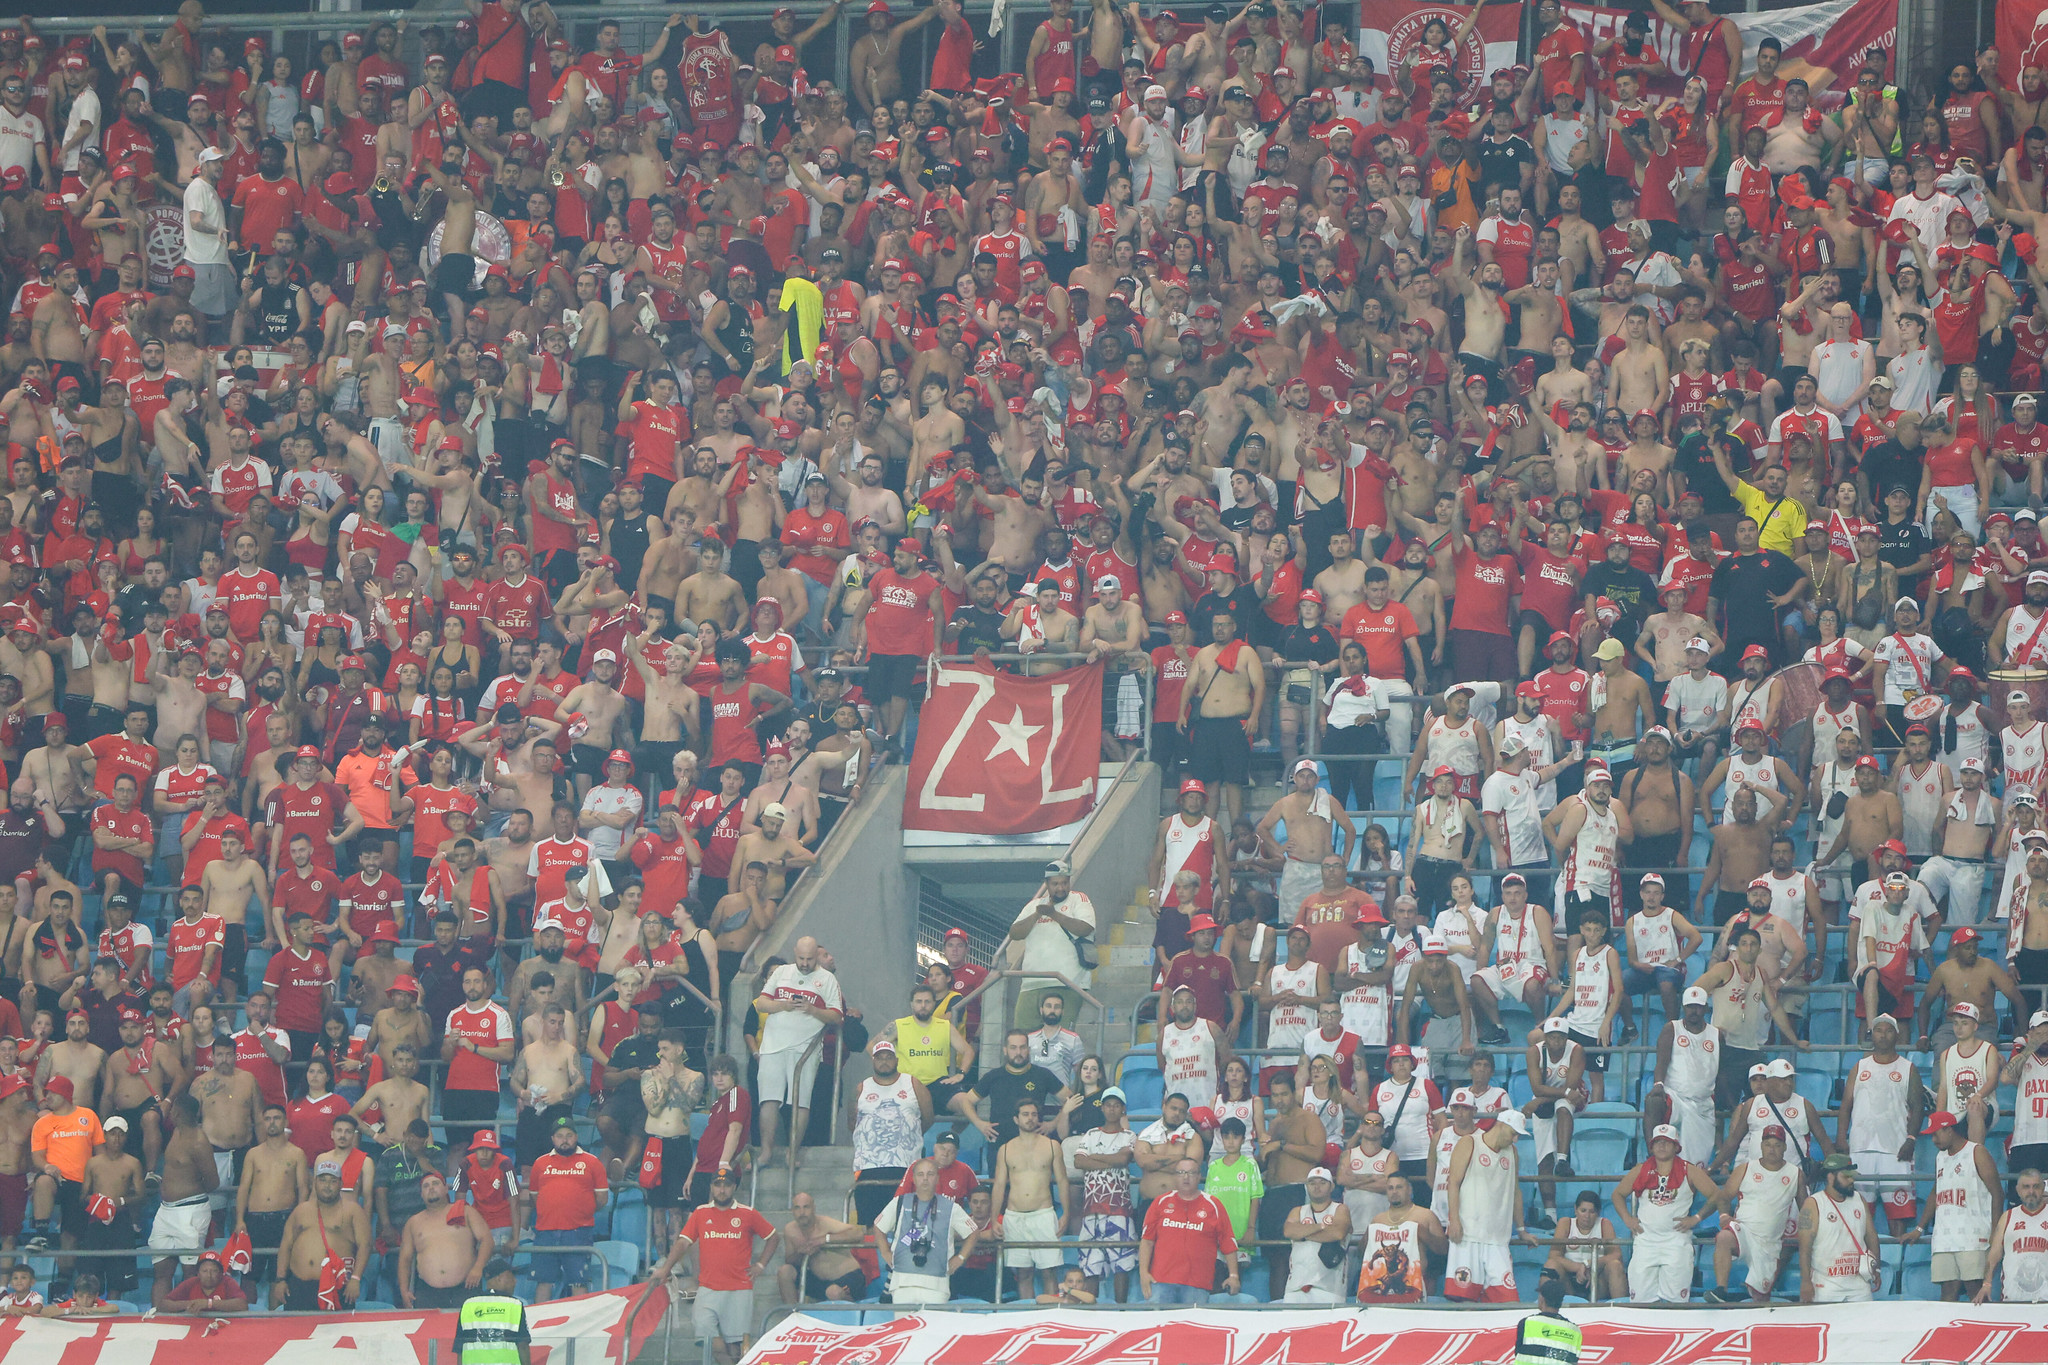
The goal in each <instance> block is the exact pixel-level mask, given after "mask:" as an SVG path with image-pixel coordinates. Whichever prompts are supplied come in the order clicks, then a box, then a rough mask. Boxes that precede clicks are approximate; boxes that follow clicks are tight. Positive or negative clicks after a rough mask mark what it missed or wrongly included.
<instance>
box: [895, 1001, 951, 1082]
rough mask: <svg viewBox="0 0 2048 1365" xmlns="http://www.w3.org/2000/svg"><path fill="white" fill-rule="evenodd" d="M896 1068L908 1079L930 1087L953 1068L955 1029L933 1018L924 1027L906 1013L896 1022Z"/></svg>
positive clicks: (913, 1016)
mask: <svg viewBox="0 0 2048 1365" xmlns="http://www.w3.org/2000/svg"><path fill="white" fill-rule="evenodd" d="M896 1065H897V1067H898V1068H900V1069H901V1070H902V1071H903V1073H904V1074H905V1075H907V1076H915V1077H916V1078H917V1079H918V1080H920V1081H923V1082H924V1083H925V1084H926V1085H930V1084H931V1083H932V1082H933V1081H936V1080H938V1079H939V1078H940V1077H941V1076H944V1075H946V1074H948V1072H949V1071H950V1070H951V1068H952V1065H953V1026H952V1024H951V1023H949V1022H948V1021H946V1020H944V1019H941V1018H939V1017H938V1016H937V1015H933V1016H932V1018H931V1019H930V1020H928V1021H927V1022H925V1023H922V1024H920V1023H919V1022H918V1021H917V1016H916V1015H914V1014H906V1015H904V1016H903V1017H902V1018H900V1019H898V1020H897V1021H896Z"/></svg>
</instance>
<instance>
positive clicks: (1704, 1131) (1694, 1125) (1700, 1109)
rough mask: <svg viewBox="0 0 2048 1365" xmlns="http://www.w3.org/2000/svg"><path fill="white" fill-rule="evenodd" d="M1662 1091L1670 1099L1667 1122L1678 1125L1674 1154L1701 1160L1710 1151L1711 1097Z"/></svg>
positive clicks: (1712, 1145)
mask: <svg viewBox="0 0 2048 1365" xmlns="http://www.w3.org/2000/svg"><path fill="white" fill-rule="evenodd" d="M1664 1093H1665V1094H1666V1095H1667V1096H1669V1097H1670V1099H1671V1122H1672V1124H1673V1125H1674V1126H1675V1127H1676V1128H1677V1129H1678V1155H1679V1156H1680V1157H1682V1158H1683V1159H1685V1160H1686V1161H1691V1162H1696V1163H1698V1162H1705V1161H1706V1160H1707V1159H1708V1158H1709V1157H1711V1156H1713V1154H1714V1097H1713V1096H1712V1095H1673V1094H1671V1092H1670V1091H1668V1090H1667V1091H1665V1092H1664Z"/></svg>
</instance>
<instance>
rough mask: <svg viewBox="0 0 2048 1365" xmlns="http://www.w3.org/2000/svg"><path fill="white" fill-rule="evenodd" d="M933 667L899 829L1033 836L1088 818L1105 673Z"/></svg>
mask: <svg viewBox="0 0 2048 1365" xmlns="http://www.w3.org/2000/svg"><path fill="white" fill-rule="evenodd" d="M933 667H934V668H935V669H936V672H935V673H934V674H933V677H932V690H931V695H930V696H929V697H927V698H926V699H925V703H924V709H923V711H922V712H921V713H920V714H919V717H918V722H917V745H916V747H915V749H913V750H912V752H911V755H910V780H909V782H908V784H907V785H906V786H905V788H904V792H903V828H905V829H907V830H910V829H917V830H937V831H942V832H947V833H954V834H1036V833H1039V832H1040V831H1042V830H1048V829H1058V828H1059V827H1060V826H1062V825H1065V824H1069V823H1071V822H1073V821H1075V820H1078V819H1080V818H1081V817H1082V816H1084V815H1086V814H1087V813H1088V811H1089V809H1090V808H1091V807H1092V806H1093V805H1094V804H1095V777H1096V771H1097V768H1098V766H1099V764H1100V761H1101V754H1102V686H1103V680H1102V665H1100V664H1089V665H1087V666H1086V667H1083V668H1068V669H1063V670H1061V671H1060V672H1058V673H1047V674H1044V675H1042V676H1039V677H1035V678H1026V677H1019V676H1017V675H1016V674H1014V673H999V672H997V671H996V670H995V669H993V668H985V667H980V666H977V665H974V664H935V665H933Z"/></svg>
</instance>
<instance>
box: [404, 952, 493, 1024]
mask: <svg viewBox="0 0 2048 1365" xmlns="http://www.w3.org/2000/svg"><path fill="white" fill-rule="evenodd" d="M471 967H475V968H476V969H477V970H479V971H481V972H482V973H483V974H484V976H485V978H486V979H489V977H490V975H491V955H490V954H489V953H488V952H486V951H484V950H483V949H481V948H478V947H475V946H473V945H472V944H471V943H470V941H469V940H468V939H463V938H459V939H456V940H455V946H454V947H452V948H447V949H443V948H442V947H441V945H440V944H438V943H423V944H421V945H420V946H419V947H418V948H417V949H415V950H414V951H413V955H412V974H413V977H414V978H415V979H416V980H417V981H418V982H419V983H420V1008H421V1009H423V1010H425V1011H426V1012H427V1021H428V1023H430V1024H431V1025H432V1026H433V1029H434V1032H435V1033H437V1034H438V1033H439V1032H440V1031H441V1028H442V1026H443V1025H444V1024H446V1023H447V1021H448V1012H449V1011H450V1010H452V1009H454V1008H455V1007H456V1006H457V1005H460V1004H461V1003H462V999H463V997H462V977H463V974H464V973H465V972H467V971H468V970H469V969H470V968H471Z"/></svg>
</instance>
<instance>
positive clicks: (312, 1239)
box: [271, 1153, 371, 1313]
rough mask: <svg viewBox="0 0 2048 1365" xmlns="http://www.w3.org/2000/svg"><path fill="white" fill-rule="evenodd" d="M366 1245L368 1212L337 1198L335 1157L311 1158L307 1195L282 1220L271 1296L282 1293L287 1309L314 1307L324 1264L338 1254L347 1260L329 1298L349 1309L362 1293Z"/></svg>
mask: <svg viewBox="0 0 2048 1365" xmlns="http://www.w3.org/2000/svg"><path fill="white" fill-rule="evenodd" d="M370 1250H371V1244H370V1215H369V1213H368V1211H367V1210H365V1209H364V1208H363V1206H362V1205H361V1204H359V1203H357V1202H356V1201H355V1200H353V1199H343V1198H342V1197H341V1162H340V1161H339V1160H337V1159H336V1158H335V1157H334V1155H333V1154H332V1153H329V1154H328V1155H326V1156H323V1157H321V1158H320V1159H319V1160H318V1161H316V1162H314V1163H313V1197H312V1198H311V1199H309V1200H307V1201H305V1202H304V1203H302V1204H300V1205H299V1206H298V1207H297V1208H295V1209H293V1210H292V1213H291V1217H290V1218H288V1219H286V1220H285V1226H284V1232H283V1233H282V1234H281V1236H280V1239H279V1256H278V1267H277V1268H278V1271H279V1274H278V1275H277V1276H276V1278H275V1279H274V1280H273V1281H272V1286H271V1301H272V1302H273V1303H275V1302H278V1299H279V1295H280V1293H282V1297H283V1306H284V1307H285V1308H286V1309H287V1310H289V1311H292V1312H306V1313H310V1312H313V1311H315V1310H317V1309H318V1308H319V1307H320V1301H319V1300H320V1283H321V1277H322V1271H323V1268H324V1265H325V1263H326V1262H328V1261H329V1260H330V1259H331V1258H339V1259H340V1260H342V1261H345V1262H347V1263H348V1264H349V1274H348V1277H347V1278H346V1279H345V1280H343V1281H342V1282H341V1283H340V1284H339V1285H338V1286H336V1290H335V1303H336V1306H337V1307H340V1308H344V1309H346V1308H353V1307H354V1306H355V1302H356V1299H357V1298H358V1297H359V1296H360V1295H361V1293H362V1287H363V1273H362V1268H363V1265H364V1263H365V1261H366V1260H367V1259H368V1256H369V1252H370Z"/></svg>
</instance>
